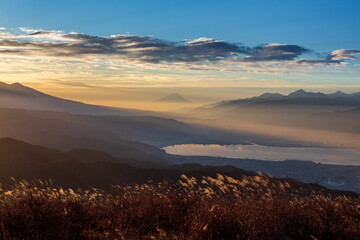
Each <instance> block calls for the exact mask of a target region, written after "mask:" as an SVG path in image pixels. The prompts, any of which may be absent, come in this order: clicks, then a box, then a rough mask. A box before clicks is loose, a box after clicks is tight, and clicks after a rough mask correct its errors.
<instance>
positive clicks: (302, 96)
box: [212, 89, 360, 108]
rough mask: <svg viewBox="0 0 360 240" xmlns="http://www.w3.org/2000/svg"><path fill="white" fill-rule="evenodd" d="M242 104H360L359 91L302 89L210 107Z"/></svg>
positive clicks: (220, 103)
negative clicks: (315, 91)
mask: <svg viewBox="0 0 360 240" xmlns="http://www.w3.org/2000/svg"><path fill="white" fill-rule="evenodd" d="M242 104H258V105H313V106H316V105H331V106H354V107H355V106H360V92H357V93H351V94H346V93H343V92H341V91H337V92H334V93H331V94H325V93H321V92H317V93H314V92H306V91H304V90H303V89H300V90H297V91H295V92H292V93H290V94H288V95H282V94H280V93H264V94H262V95H260V96H257V97H252V98H245V99H237V100H230V101H223V102H219V103H216V104H213V105H212V107H216V108H221V107H234V106H237V105H242Z"/></svg>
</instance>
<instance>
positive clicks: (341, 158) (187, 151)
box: [163, 144, 360, 165]
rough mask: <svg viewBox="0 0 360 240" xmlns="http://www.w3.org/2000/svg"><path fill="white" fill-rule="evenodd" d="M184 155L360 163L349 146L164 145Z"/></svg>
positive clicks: (166, 149)
mask: <svg viewBox="0 0 360 240" xmlns="http://www.w3.org/2000/svg"><path fill="white" fill-rule="evenodd" d="M163 149H164V150H165V151H166V152H167V153H170V154H176V155H183V156H212V157H227V158H242V159H245V158H248V159H258V160H271V161H281V160H308V161H314V162H318V163H327V164H341V165H360V151H359V150H355V149H345V148H317V147H267V146H261V145H224V146H222V145H217V144H206V145H203V144H181V145H174V146H168V147H164V148H163Z"/></svg>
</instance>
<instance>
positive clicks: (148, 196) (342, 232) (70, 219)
mask: <svg viewBox="0 0 360 240" xmlns="http://www.w3.org/2000/svg"><path fill="white" fill-rule="evenodd" d="M293 184H294V183H293V182H291V181H290V180H286V179H285V180H277V179H274V178H272V177H270V176H266V175H263V174H258V175H256V176H245V177H242V178H241V179H234V178H231V177H228V176H223V175H217V177H216V178H211V177H203V178H202V179H195V178H188V177H186V176H185V175H183V176H182V177H181V180H179V181H178V182H176V183H170V182H161V183H152V182H149V183H148V184H144V185H127V186H114V187H113V188H112V189H111V190H108V191H103V190H99V189H88V190H81V189H77V190H72V189H62V188H60V187H54V186H53V185H52V183H51V182H49V181H45V182H42V181H40V180H39V181H37V182H32V183H28V182H26V181H21V182H17V181H13V183H12V184H8V185H2V186H1V191H0V204H1V208H0V236H1V237H2V238H3V239H188V240H192V239H193V240H195V239H360V198H359V197H358V196H357V195H356V194H344V195H341V194H340V195H339V194H327V193H323V192H321V191H317V190H314V191H312V192H309V191H308V190H304V189H302V188H301V187H295V186H294V185H293Z"/></svg>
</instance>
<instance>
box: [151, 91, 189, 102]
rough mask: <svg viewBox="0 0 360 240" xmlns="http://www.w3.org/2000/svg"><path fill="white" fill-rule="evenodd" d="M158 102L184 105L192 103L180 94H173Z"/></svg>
mask: <svg viewBox="0 0 360 240" xmlns="http://www.w3.org/2000/svg"><path fill="white" fill-rule="evenodd" d="M158 102H178V103H180V102H183V103H185V102H190V101H189V100H187V99H186V98H184V97H183V96H181V95H180V94H178V93H171V94H169V95H167V96H165V97H163V98H161V99H159V100H158Z"/></svg>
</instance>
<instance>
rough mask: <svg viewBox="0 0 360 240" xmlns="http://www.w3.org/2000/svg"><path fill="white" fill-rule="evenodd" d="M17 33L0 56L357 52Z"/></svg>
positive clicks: (348, 55)
mask: <svg viewBox="0 0 360 240" xmlns="http://www.w3.org/2000/svg"><path fill="white" fill-rule="evenodd" d="M21 31H22V33H21V34H2V35H0V50H1V51H0V54H3V55H4V54H11V55H14V54H18V55H29V56H52V57H75V58H81V57H106V56H111V57H119V58H121V59H123V60H127V61H136V62H144V63H152V64H159V63H162V64H171V63H193V64H216V63H219V62H223V61H237V62H239V63H241V62H244V63H263V62H272V63H281V62H287V63H291V64H314V65H316V64H323V65H330V64H342V63H344V62H345V60H354V59H356V58H355V56H354V55H356V54H359V53H360V51H359V50H353V49H350V50H346V49H340V50H335V51H332V52H331V53H330V54H329V55H328V56H326V57H324V58H318V59H308V58H302V56H303V55H304V54H306V53H311V52H314V51H313V50H310V49H307V48H305V47H303V46H298V45H292V44H277V43H271V44H264V45H259V46H255V47H250V46H244V45H242V44H236V43H231V42H226V41H222V40H216V39H212V38H205V37H202V38H198V39H194V40H185V41H180V42H170V41H166V40H163V39H158V38H154V37H149V36H135V35H113V36H109V37H103V36H91V35H87V34H79V33H63V32H61V31H43V30H34V29H28V28H21Z"/></svg>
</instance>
